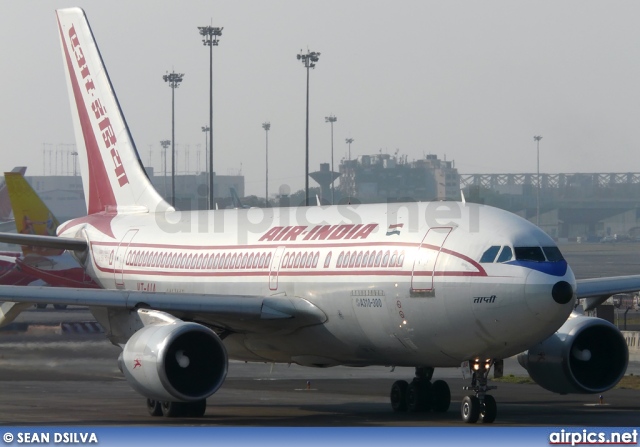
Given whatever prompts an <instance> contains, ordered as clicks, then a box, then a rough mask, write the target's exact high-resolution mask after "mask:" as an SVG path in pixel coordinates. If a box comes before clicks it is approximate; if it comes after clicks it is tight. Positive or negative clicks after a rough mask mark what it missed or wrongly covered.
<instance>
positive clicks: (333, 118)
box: [324, 115, 338, 205]
mask: <svg viewBox="0 0 640 447" xmlns="http://www.w3.org/2000/svg"><path fill="white" fill-rule="evenodd" d="M336 121H338V118H336V116H335V115H329V116H325V117H324V122H325V123H331V176H332V180H331V205H334V204H335V201H334V190H333V182H334V181H335V180H334V179H333V172H334V170H333V123H335V122H336Z"/></svg>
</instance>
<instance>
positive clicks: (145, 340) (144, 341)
mask: <svg viewBox="0 0 640 447" xmlns="http://www.w3.org/2000/svg"><path fill="white" fill-rule="evenodd" d="M118 366H119V367H120V370H121V371H122V372H123V374H124V375H125V377H126V379H127V381H128V382H129V384H130V385H131V386H132V387H133V388H134V389H135V390H136V391H137V392H139V393H140V394H142V395H143V396H145V397H147V398H149V399H155V400H159V401H169V402H195V401H198V400H201V399H206V398H207V397H209V396H211V395H212V394H213V393H215V392H216V391H217V390H218V388H220V386H221V385H222V383H223V382H224V379H225V377H226V375H227V367H228V358H227V351H226V349H225V347H224V345H223V344H222V340H220V338H219V337H218V336H217V335H216V333H215V332H213V331H212V330H211V329H209V328H207V327H205V326H202V325H200V324H196V323H186V322H183V321H180V320H178V321H176V322H174V323H171V324H163V325H149V326H145V327H143V328H142V329H140V330H138V331H137V332H136V333H135V334H133V336H132V337H131V338H130V339H129V340H128V341H127V344H126V345H125V347H124V349H123V351H122V353H121V354H120V358H119V359H118Z"/></svg>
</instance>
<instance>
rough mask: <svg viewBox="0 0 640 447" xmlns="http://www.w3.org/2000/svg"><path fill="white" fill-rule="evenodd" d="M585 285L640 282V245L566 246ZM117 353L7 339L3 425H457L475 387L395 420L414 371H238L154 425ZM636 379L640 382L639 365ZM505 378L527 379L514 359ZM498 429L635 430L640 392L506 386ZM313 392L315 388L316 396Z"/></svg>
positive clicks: (71, 340)
mask: <svg viewBox="0 0 640 447" xmlns="http://www.w3.org/2000/svg"><path fill="white" fill-rule="evenodd" d="M561 249H562V251H563V253H564V254H565V257H566V258H567V260H568V261H569V263H570V264H571V265H572V267H573V268H574V271H575V272H576V276H577V277H579V278H584V277H592V276H615V275H629V274H640V254H639V252H640V244H629V245H622V244H588V245H587V244H585V245H580V244H571V245H567V246H561ZM90 319H91V315H90V314H89V313H88V312H87V311H86V310H83V309H79V308H71V309H69V310H66V311H55V310H53V309H46V310H37V309H30V310H28V311H25V312H24V313H23V314H22V315H21V316H20V318H19V321H22V322H26V323H30V324H32V325H35V326H40V325H41V326H43V327H45V326H46V325H47V324H49V323H51V322H55V321H63V320H64V321H67V322H68V321H69V320H72V321H74V322H81V321H87V320H90ZM118 354H119V348H117V347H115V346H112V345H110V344H109V342H107V341H106V340H105V339H104V337H103V336H101V335H97V334H69V335H58V334H56V333H54V332H51V331H50V332H47V331H46V330H43V331H42V332H35V333H34V332H30V333H28V334H27V333H14V334H11V333H0V425H34V426H37V425H118V426H124V425H127V426H129V425H136V426H140V425H175V424H180V425H185V424H186V425H194V426H278V427H283V426H449V425H452V426H459V425H461V422H460V416H459V402H460V400H461V399H462V397H463V396H464V395H466V394H467V392H466V391H464V390H463V389H462V387H463V386H464V385H468V382H467V381H463V380H462V378H461V374H460V372H459V371H458V370H457V369H455V368H452V369H437V370H436V372H435V374H434V378H444V379H446V380H447V382H448V383H449V385H450V387H451V393H452V403H451V406H450V409H449V411H448V412H446V413H443V414H433V413H426V414H423V413H402V414H398V413H393V412H392V411H391V408H390V404H389V397H388V396H389V390H390V387H391V384H392V383H393V382H394V381H395V380H399V379H405V380H410V379H411V378H412V376H413V370H412V369H411V368H397V369H396V370H395V371H393V372H392V371H391V370H390V368H383V367H369V368H347V367H336V368H329V369H311V368H303V367H299V366H296V365H291V366H288V365H270V364H245V363H241V362H231V363H230V365H229V374H228V377H227V380H226V381H225V384H224V385H223V387H222V388H221V389H220V390H219V391H218V392H217V393H216V394H215V395H213V396H212V397H211V398H209V399H208V401H207V403H208V407H207V412H206V414H205V417H204V418H198V419H190V418H179V419H165V418H162V417H159V418H152V417H150V416H148V414H147V412H146V408H145V405H144V399H143V398H142V397H141V396H139V395H138V394H137V393H136V392H134V391H133V390H132V389H131V388H130V387H129V385H128V384H127V383H126V381H125V380H124V379H123V378H122V375H121V373H120V372H119V371H118V368H117V364H116V359H117V356H118ZM628 373H633V374H634V375H639V374H640V365H639V364H638V363H633V364H631V365H630V368H629V370H628ZM505 374H506V375H508V374H514V375H525V374H526V373H525V372H524V370H523V369H522V368H521V367H520V366H519V365H518V364H517V362H515V361H514V360H513V359H509V360H507V361H506V363H505ZM497 385H498V389H497V390H496V391H494V392H492V394H493V395H494V397H495V398H496V400H497V402H498V417H497V420H496V422H495V423H494V424H493V425H499V426H500V425H504V426H531V425H534V426H535V425H538V426H550V425H552V426H560V427H565V426H637V424H638V414H639V412H640V391H636V390H624V389H614V390H610V391H608V392H606V393H604V395H603V398H604V404H602V405H601V404H599V399H598V396H597V395H568V396H561V395H557V394H554V393H551V392H548V391H545V390H544V389H542V388H540V387H539V386H537V385H516V384H503V383H499V384H497ZM308 388H309V389H308Z"/></svg>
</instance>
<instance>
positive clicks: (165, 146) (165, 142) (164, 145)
mask: <svg viewBox="0 0 640 447" xmlns="http://www.w3.org/2000/svg"><path fill="white" fill-rule="evenodd" d="M170 144H171V140H162V141H160V146H162V149H164V181H163V183H164V197H165V198H166V197H167V149H168V148H169V145H170Z"/></svg>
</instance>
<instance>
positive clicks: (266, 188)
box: [262, 121, 271, 207]
mask: <svg viewBox="0 0 640 447" xmlns="http://www.w3.org/2000/svg"><path fill="white" fill-rule="evenodd" d="M262 128H263V129H264V133H265V138H266V140H265V144H266V150H265V154H266V160H265V163H264V165H265V171H266V174H265V181H264V201H265V202H264V203H265V207H269V129H271V123H270V122H269V121H265V122H264V123H262Z"/></svg>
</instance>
